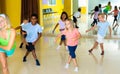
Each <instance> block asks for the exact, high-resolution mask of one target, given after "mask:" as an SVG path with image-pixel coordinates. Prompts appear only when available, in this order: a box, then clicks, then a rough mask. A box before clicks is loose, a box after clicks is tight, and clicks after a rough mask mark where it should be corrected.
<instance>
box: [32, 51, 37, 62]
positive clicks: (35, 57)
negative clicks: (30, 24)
mask: <svg viewBox="0 0 120 74" xmlns="http://www.w3.org/2000/svg"><path fill="white" fill-rule="evenodd" d="M32 55H33V57H34V59H35V60H36V59H37V56H36V53H35V50H32Z"/></svg>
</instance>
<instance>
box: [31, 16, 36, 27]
mask: <svg viewBox="0 0 120 74" xmlns="http://www.w3.org/2000/svg"><path fill="white" fill-rule="evenodd" d="M31 23H32V25H35V24H36V23H37V18H36V17H35V16H32V17H31Z"/></svg>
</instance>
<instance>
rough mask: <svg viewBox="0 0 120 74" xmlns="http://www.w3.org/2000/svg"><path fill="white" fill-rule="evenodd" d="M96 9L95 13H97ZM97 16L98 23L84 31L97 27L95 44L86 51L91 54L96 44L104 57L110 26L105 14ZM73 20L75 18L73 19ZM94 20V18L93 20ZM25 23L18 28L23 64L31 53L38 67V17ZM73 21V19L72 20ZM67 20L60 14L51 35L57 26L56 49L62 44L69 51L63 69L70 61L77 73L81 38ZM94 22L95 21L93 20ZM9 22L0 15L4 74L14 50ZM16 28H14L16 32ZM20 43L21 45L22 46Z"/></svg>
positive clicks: (35, 16) (0, 57)
mask: <svg viewBox="0 0 120 74" xmlns="http://www.w3.org/2000/svg"><path fill="white" fill-rule="evenodd" d="M97 8H98V7H96V9H95V10H96V11H99V10H98V9H97ZM97 15H98V20H99V21H98V22H97V23H96V24H95V25H93V26H92V27H91V28H90V29H88V30H86V32H89V31H91V30H94V29H95V28H96V27H98V33H97V40H96V41H95V44H94V45H93V47H92V48H91V49H90V50H88V51H89V53H92V51H93V49H94V48H96V47H97V45H98V44H100V47H101V51H102V52H101V55H104V46H103V42H104V41H103V40H104V37H105V35H106V32H107V30H108V29H109V31H110V37H111V28H110V24H109V23H108V22H107V21H106V20H105V14H104V13H99V14H98V13H97ZM73 18H75V17H73ZM94 19H96V18H94ZM25 20H26V21H24V22H23V24H22V25H21V26H20V27H22V34H23V43H25V45H26V49H27V51H26V54H25V56H24V57H23V62H26V61H27V59H26V58H27V56H28V54H29V53H30V52H32V55H33V57H34V59H35V61H36V65H37V66H40V62H39V60H38V59H37V56H36V53H35V44H36V42H37V41H38V40H39V39H40V37H41V35H42V28H41V26H40V25H39V24H38V23H37V20H38V16H37V15H36V14H32V15H31V17H30V22H28V19H25ZM73 20H74V19H73ZM73 20H71V19H69V18H68V15H67V13H66V12H62V14H61V17H60V21H59V22H58V23H57V24H56V26H55V28H54V29H53V33H54V31H55V29H56V28H57V26H58V25H59V26H60V29H59V30H60V34H59V35H58V36H57V38H61V41H60V44H59V46H58V48H57V50H58V49H59V48H60V46H61V44H62V43H64V45H65V46H66V49H67V50H68V51H69V57H68V61H67V63H66V65H65V68H66V69H68V68H69V64H70V62H71V60H72V61H73V63H74V66H75V69H74V71H75V72H78V64H77V60H76V54H75V51H76V48H77V46H78V42H79V39H80V38H81V34H80V32H79V31H78V27H76V25H74V24H76V22H74V21H73ZM95 21H96V20H95ZM9 25H10V24H9V21H8V19H7V16H6V15H5V14H0V62H1V63H2V70H3V73H4V74H9V71H8V67H7V57H6V56H9V55H12V54H13V53H14V50H15V46H16V45H15V43H14V41H15V40H14V39H15V30H14V29H11V28H10V27H9ZM17 29H18V28H16V30H17ZM23 43H22V44H23ZM22 44H21V45H20V48H22Z"/></svg>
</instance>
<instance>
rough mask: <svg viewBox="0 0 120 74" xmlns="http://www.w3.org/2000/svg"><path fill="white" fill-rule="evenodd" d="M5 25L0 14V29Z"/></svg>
mask: <svg viewBox="0 0 120 74" xmlns="http://www.w3.org/2000/svg"><path fill="white" fill-rule="evenodd" d="M5 26H6V20H5V19H4V18H3V17H1V16H0V30H1V29H4V28H5Z"/></svg>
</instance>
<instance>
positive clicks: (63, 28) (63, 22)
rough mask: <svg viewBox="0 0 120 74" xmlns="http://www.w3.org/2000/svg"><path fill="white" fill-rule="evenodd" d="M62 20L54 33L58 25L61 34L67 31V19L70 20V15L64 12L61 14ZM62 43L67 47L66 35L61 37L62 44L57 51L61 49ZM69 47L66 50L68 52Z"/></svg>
mask: <svg viewBox="0 0 120 74" xmlns="http://www.w3.org/2000/svg"><path fill="white" fill-rule="evenodd" d="M60 19H61V20H59V22H58V23H57V24H56V26H55V27H54V29H53V31H52V33H54V31H55V29H56V28H57V27H58V25H59V26H60V29H59V30H60V32H61V33H62V32H63V31H64V30H65V21H66V19H68V15H67V13H66V12H62V14H61V17H60ZM62 43H64V45H65V46H66V39H65V35H62V36H61V41H60V44H59V46H58V47H57V50H58V49H59V48H60V47H61V45H62ZM67 49H68V48H67V46H66V50H67Z"/></svg>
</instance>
